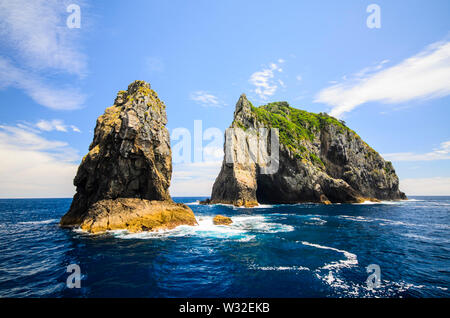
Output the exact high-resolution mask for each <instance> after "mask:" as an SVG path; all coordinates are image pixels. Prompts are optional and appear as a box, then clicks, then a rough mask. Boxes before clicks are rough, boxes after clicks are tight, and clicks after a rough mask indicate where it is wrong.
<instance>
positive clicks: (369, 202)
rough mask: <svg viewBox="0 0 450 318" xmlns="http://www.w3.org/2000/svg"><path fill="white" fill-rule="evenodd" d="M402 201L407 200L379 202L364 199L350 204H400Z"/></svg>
mask: <svg viewBox="0 0 450 318" xmlns="http://www.w3.org/2000/svg"><path fill="white" fill-rule="evenodd" d="M404 202H407V201H406V200H401V201H380V202H373V201H364V202H360V203H352V204H355V205H373V204H387V205H396V204H402V203H404Z"/></svg>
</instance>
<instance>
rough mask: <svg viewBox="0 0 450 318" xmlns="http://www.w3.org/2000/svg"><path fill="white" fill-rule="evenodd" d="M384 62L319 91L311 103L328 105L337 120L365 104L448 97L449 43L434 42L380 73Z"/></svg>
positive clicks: (449, 86) (449, 91)
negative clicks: (351, 78)
mask: <svg viewBox="0 0 450 318" xmlns="http://www.w3.org/2000/svg"><path fill="white" fill-rule="evenodd" d="M387 62H388V61H387V60H384V61H383V62H381V63H380V64H379V65H377V66H376V67H372V68H366V69H363V70H361V71H360V72H358V73H357V74H355V76H354V79H353V80H351V81H346V80H344V82H343V83H338V84H336V85H333V86H330V87H328V88H325V89H323V90H321V91H320V92H319V93H318V94H317V96H316V99H315V102H321V103H325V104H328V105H330V106H332V109H331V112H330V115H332V116H335V117H340V116H342V115H343V114H344V113H346V112H350V111H351V110H353V109H355V108H356V107H358V106H360V105H362V104H364V103H367V102H372V101H378V102H384V103H400V102H406V101H410V100H414V99H421V98H437V97H442V96H446V95H448V94H450V42H437V43H434V44H432V45H430V46H428V47H427V48H425V49H424V50H423V51H422V52H420V53H419V54H417V55H415V56H413V57H410V58H408V59H406V60H404V61H402V62H401V63H399V64H397V65H395V66H392V67H389V68H387V69H384V70H381V68H382V67H383V65H384V64H385V63H387Z"/></svg>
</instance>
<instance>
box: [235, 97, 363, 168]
mask: <svg viewBox="0 0 450 318" xmlns="http://www.w3.org/2000/svg"><path fill="white" fill-rule="evenodd" d="M251 108H252V112H253V113H254V114H255V115H256V118H257V120H258V121H259V122H262V123H263V124H264V125H265V126H266V127H272V128H278V131H279V135H280V142H281V143H282V144H284V145H286V146H287V147H288V148H289V149H290V150H291V151H292V152H293V153H294V154H295V155H296V156H297V157H299V158H305V159H307V160H310V161H312V162H313V163H315V164H317V165H319V166H323V162H322V160H320V158H319V157H317V156H316V155H315V154H308V151H307V149H306V148H305V147H304V146H303V145H302V143H303V142H302V141H303V140H306V141H313V140H314V139H315V138H316V136H317V134H318V132H320V130H321V129H322V128H324V127H325V126H328V125H334V126H335V127H336V128H337V131H338V133H342V134H344V133H345V132H349V133H351V134H352V135H354V136H356V137H358V138H359V136H358V135H357V134H356V133H355V132H354V131H353V130H351V129H350V128H348V127H347V126H346V125H345V123H344V122H343V121H340V120H338V119H336V118H334V117H331V116H329V115H328V114H325V113H319V114H316V113H310V112H307V111H304V110H300V109H296V108H292V107H290V106H289V104H288V103H287V102H274V103H269V104H267V105H263V106H260V107H254V106H253V105H252V106H251ZM238 124H239V123H238Z"/></svg>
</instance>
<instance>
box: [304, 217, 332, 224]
mask: <svg viewBox="0 0 450 318" xmlns="http://www.w3.org/2000/svg"><path fill="white" fill-rule="evenodd" d="M309 221H312V222H305V223H306V224H311V225H324V224H325V223H327V221H325V220H322V219H321V218H317V217H313V218H310V219H309Z"/></svg>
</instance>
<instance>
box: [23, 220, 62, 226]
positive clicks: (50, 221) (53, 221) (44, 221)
mask: <svg viewBox="0 0 450 318" xmlns="http://www.w3.org/2000/svg"><path fill="white" fill-rule="evenodd" d="M56 222H58V219H50V220H43V221H27V222H19V223H18V224H33V225H37V224H51V223H56Z"/></svg>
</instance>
